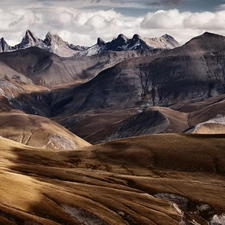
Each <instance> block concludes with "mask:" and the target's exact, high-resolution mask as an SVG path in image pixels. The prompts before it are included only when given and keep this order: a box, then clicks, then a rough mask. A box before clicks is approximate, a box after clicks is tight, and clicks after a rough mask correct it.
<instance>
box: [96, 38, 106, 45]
mask: <svg viewBox="0 0 225 225" xmlns="http://www.w3.org/2000/svg"><path fill="white" fill-rule="evenodd" d="M97 44H98V45H99V46H101V45H104V44H105V42H104V41H103V40H102V39H101V38H100V37H99V38H98V40H97Z"/></svg>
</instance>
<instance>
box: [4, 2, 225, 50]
mask: <svg viewBox="0 0 225 225" xmlns="http://www.w3.org/2000/svg"><path fill="white" fill-rule="evenodd" d="M0 3H1V4H0V37H4V38H5V39H6V41H8V42H9V44H16V43H18V42H19V41H20V40H21V38H22V37H23V35H24V33H25V31H26V30H27V29H30V30H31V31H33V32H34V33H35V34H36V35H37V36H38V37H40V38H42V39H43V38H44V37H45V35H46V33H47V32H48V31H50V32H52V33H56V34H58V35H59V36H61V37H62V38H63V39H64V40H66V41H68V42H69V43H73V44H79V45H86V46H90V45H93V44H95V43H96V40H97V38H98V37H101V38H102V39H103V40H105V41H109V40H111V39H112V38H114V37H116V36H117V35H118V34H120V33H123V34H124V35H126V36H127V37H132V36H133V34H135V33H138V34H139V35H141V36H143V37H159V36H162V35H164V34H165V33H167V34H170V35H172V36H173V37H174V38H175V39H177V40H178V41H179V42H180V43H185V42H186V41H188V40H190V39H191V38H192V37H194V36H197V35H200V34H202V33H203V32H205V31H208V32H214V33H218V34H222V35H225V29H224V24H225V0H158V1H157V0H136V1H135V0H120V1H119V0H16V1H15V0H7V1H5V0H0Z"/></svg>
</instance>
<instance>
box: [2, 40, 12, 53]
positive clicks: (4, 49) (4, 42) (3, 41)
mask: <svg viewBox="0 0 225 225" xmlns="http://www.w3.org/2000/svg"><path fill="white" fill-rule="evenodd" d="M9 48H10V47H9V45H8V44H7V42H6V41H5V39H4V38H3V37H2V38H1V39H0V52H5V51H8V50H9Z"/></svg>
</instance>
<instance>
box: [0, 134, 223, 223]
mask: <svg viewBox="0 0 225 225" xmlns="http://www.w3.org/2000/svg"><path fill="white" fill-rule="evenodd" d="M0 146H1V151H0V159H1V167H0V179H1V188H0V198H1V203H0V223H1V224H10V225H12V224H14V225H15V224H45V225H46V224H47V225H48V224H52V225H53V224H54V225H57V224H58V225H59V224H61V225H62V224H67V225H68V224H71V225H72V224H84V223H85V224H103V225H105V224H106V225H109V224H110V225H111V224H112V225H116V224H117V225H120V224H121V225H127V224H129V225H136V224H143V225H154V224H163V225H164V224H165V225H176V224H177V225H180V224H185V225H187V224H188V225H190V224H192V225H194V224H200V225H208V224H215V222H218V224H222V223H220V222H222V221H223V220H224V217H223V213H224V212H225V198H224V195H223V193H224V191H225V179H224V175H225V166H224V165H225V161H224V160H225V151H224V149H225V136H224V135H197V134H195V135H193V134H189V135H184V134H183V135H181V134H179V135H178V134H161V135H148V136H142V137H133V138H127V139H121V140H116V141H110V142H107V143H103V144H99V145H95V146H89V147H84V148H81V149H78V150H74V151H62V150H60V151H49V150H45V149H40V148H34V147H29V146H25V145H23V144H21V143H18V142H14V141H12V140H8V139H5V138H2V137H0Z"/></svg>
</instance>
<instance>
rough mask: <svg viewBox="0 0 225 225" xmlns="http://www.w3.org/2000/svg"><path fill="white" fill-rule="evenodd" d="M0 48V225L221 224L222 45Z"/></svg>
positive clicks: (209, 38)
mask: <svg viewBox="0 0 225 225" xmlns="http://www.w3.org/2000/svg"><path fill="white" fill-rule="evenodd" d="M0 46H1V51H2V52H1V53H0V128H1V129H0V145H1V150H0V158H1V167H0V178H1V188H0V196H1V204H0V224H9V225H12V224H13V225H15V224H47V225H48V224H50V225H51V224H52V225H59V224H63V225H64V224H65V225H66V224H69V225H72V224H78V225H79V224H104V225H113V224H118V225H127V224H128V225H137V224H146V225H154V224H163V225H164V224H166V225H181V224H182V225H199V224H200V225H223V224H224V221H225V217H224V213H225V198H224V195H223V194H222V193H224V191H225V183H224V175H225V167H224V165H225V161H224V159H225V155H224V148H225V141H224V140H225V139H224V137H225V136H224V133H225V37H224V36H221V35H218V34H213V33H209V32H205V33H203V34H202V35H200V36H197V37H194V38H192V39H191V40H190V41H188V42H187V43H185V44H184V45H179V44H178V43H177V42H176V41H175V40H174V39H173V38H172V37H170V36H169V35H164V36H162V37H160V38H155V39H147V38H141V37H140V36H138V35H134V36H133V37H132V38H131V39H129V38H126V37H125V36H124V35H122V34H121V35H119V36H118V37H117V38H115V39H114V40H112V41H110V42H104V41H103V40H101V39H100V38H99V39H98V40H97V43H96V45H94V46H91V47H82V46H74V45H70V44H68V43H66V42H64V41H63V40H62V39H61V38H59V37H58V36H57V35H51V34H50V33H48V34H47V35H46V38H45V40H41V39H39V38H37V37H36V36H35V35H34V34H33V33H32V32H30V31H27V32H26V35H25V37H24V38H23V40H22V41H21V43H20V44H18V45H15V46H9V45H7V43H6V42H5V40H4V39H1V45H0ZM62 52H64V53H65V55H64V56H63V57H61V56H60V55H61V53H62ZM65 56H70V57H65ZM71 56H73V57H71Z"/></svg>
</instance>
